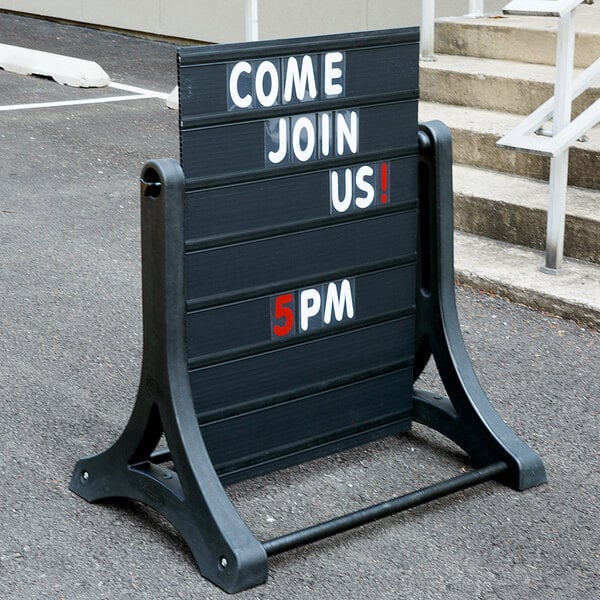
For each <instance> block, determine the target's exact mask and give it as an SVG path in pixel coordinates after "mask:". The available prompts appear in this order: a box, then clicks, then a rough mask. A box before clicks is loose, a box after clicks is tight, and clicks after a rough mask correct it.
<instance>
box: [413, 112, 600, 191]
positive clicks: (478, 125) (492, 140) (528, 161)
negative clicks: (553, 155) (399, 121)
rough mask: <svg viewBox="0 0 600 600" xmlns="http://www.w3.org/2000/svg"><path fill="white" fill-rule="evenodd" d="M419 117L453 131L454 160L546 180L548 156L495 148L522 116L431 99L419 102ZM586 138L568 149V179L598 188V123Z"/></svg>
mask: <svg viewBox="0 0 600 600" xmlns="http://www.w3.org/2000/svg"><path fill="white" fill-rule="evenodd" d="M419 119H420V120H421V121H431V120H434V119H439V120H440V121H443V122H444V123H446V125H448V127H450V129H451V130H452V135H453V140H454V142H453V146H454V162H458V163H461V164H466V165H471V166H475V167H480V168H483V169H490V170H495V171H500V172H503V173H510V174H514V175H521V176H524V177H532V178H534V179H541V180H544V181H547V180H548V172H549V166H550V159H548V158H544V157H542V156H537V155H534V154H526V153H523V152H515V151H512V150H506V149H503V148H498V147H497V146H496V142H497V141H498V139H500V137H502V136H503V135H505V134H506V133H508V132H509V131H510V130H511V129H512V128H513V127H515V126H516V125H517V124H518V123H520V122H521V121H522V119H523V117H522V116H519V115H512V114H508V113H501V112H495V111H489V110H482V109H476V108H466V107H461V106H451V105H449V104H438V103H433V102H420V103H419ZM588 138H589V139H588V141H586V142H576V143H575V144H574V145H573V146H572V147H571V150H570V153H569V183H570V185H574V186H577V187H583V188H590V189H594V190H598V189H600V168H599V167H598V165H600V127H595V128H594V129H591V130H590V131H589V132H588Z"/></svg>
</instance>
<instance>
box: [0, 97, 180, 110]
mask: <svg viewBox="0 0 600 600" xmlns="http://www.w3.org/2000/svg"><path fill="white" fill-rule="evenodd" d="M158 93H160V92H158ZM165 96H168V94H165ZM160 97H162V96H157V95H156V94H152V95H150V94H134V95H131V96H107V97H105V98H87V99H85V100H61V101H57V102H34V103H31V104H8V105H6V106H0V112H5V111H11V110H28V109H32V108H54V107H57V106H76V105H78V104H102V103H104V102H123V101H125V100H146V99H148V98H160Z"/></svg>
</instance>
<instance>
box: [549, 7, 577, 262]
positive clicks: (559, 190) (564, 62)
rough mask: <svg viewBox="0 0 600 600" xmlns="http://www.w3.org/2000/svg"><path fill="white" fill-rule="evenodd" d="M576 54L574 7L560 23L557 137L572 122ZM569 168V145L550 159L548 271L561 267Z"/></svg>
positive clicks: (555, 112)
mask: <svg viewBox="0 0 600 600" xmlns="http://www.w3.org/2000/svg"><path fill="white" fill-rule="evenodd" d="M574 53H575V10H571V11H569V12H567V13H566V14H564V15H563V16H562V17H560V19H559V22H558V33H557V39H556V82H555V84H554V98H555V103H554V124H553V128H552V136H553V137H556V136H557V135H558V134H559V133H560V132H561V131H562V130H563V129H564V128H565V127H566V126H567V125H568V124H569V123H570V122H571V103H572V87H573V61H574ZM568 171H569V148H568V147H567V148H565V150H564V151H563V152H561V153H560V154H559V155H558V156H556V157H555V158H552V159H550V198H549V202H548V221H547V227H546V264H545V266H544V267H542V270H543V271H544V272H546V273H556V271H557V270H558V269H560V268H561V266H562V259H563V244H564V236H565V211H566V203H567V202H566V198H567V181H568Z"/></svg>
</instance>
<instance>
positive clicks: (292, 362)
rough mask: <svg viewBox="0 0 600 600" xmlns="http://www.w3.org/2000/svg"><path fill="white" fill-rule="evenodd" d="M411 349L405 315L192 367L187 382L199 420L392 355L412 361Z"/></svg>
mask: <svg viewBox="0 0 600 600" xmlns="http://www.w3.org/2000/svg"><path fill="white" fill-rule="evenodd" d="M413 352H414V319H413V318H412V317H406V318H402V319H397V320H394V321H390V322H386V323H380V324H377V325H372V326H369V327H365V328H363V329H357V330H352V331H349V332H344V333H337V334H331V335H328V336H326V337H324V338H322V339H316V340H310V341H305V342H301V343H297V344H294V345H291V346H285V347H283V348H281V349H279V350H271V351H269V352H263V353H261V354H256V355H252V356H247V357H244V358H240V359H236V360H232V361H227V362H223V363H219V364H215V365H211V366H208V367H203V368H199V369H193V370H191V371H190V383H191V386H192V393H193V395H194V399H195V404H196V412H197V413H198V414H199V417H200V420H202V418H203V417H202V414H203V413H205V412H209V411H214V410H217V409H222V408H230V407H231V406H235V405H243V404H244V403H248V404H251V403H253V402H256V401H259V400H260V399H261V398H268V399H269V400H268V401H269V402H271V398H273V400H272V401H273V402H276V401H277V400H276V397H277V396H279V395H281V396H287V395H290V394H293V395H298V394H299V393H302V390H304V389H307V388H310V389H311V390H314V389H315V388H318V387H319V385H321V383H322V382H327V381H329V380H330V379H332V378H338V377H348V376H352V375H354V374H356V375H357V376H358V375H360V373H363V372H367V371H370V370H373V369H376V368H378V367H380V366H381V365H385V364H387V363H391V362H393V361H400V360H408V361H412V358H413ZM296 391H298V392H296ZM405 400H406V399H405V398H403V401H405Z"/></svg>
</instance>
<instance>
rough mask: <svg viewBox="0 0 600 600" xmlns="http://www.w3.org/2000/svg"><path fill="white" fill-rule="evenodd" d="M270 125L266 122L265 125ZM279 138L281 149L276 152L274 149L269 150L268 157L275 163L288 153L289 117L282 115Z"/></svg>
mask: <svg viewBox="0 0 600 600" xmlns="http://www.w3.org/2000/svg"><path fill="white" fill-rule="evenodd" d="M267 125H268V123H265V127H266V126H267ZM277 137H278V139H279V149H278V150H277V151H276V152H273V151H272V150H271V151H270V152H269V154H268V157H269V160H270V161H271V162H272V163H273V164H275V165H276V164H277V163H280V162H281V161H282V160H283V159H284V158H285V157H286V154H287V150H288V148H287V119H286V118H284V117H282V118H281V119H279V134H278V136H277Z"/></svg>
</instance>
